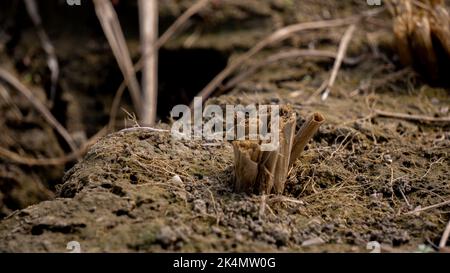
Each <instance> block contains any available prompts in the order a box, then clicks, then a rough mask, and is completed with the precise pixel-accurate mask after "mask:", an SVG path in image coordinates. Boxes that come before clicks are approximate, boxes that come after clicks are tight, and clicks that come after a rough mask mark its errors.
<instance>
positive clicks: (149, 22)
mask: <svg viewBox="0 0 450 273" xmlns="http://www.w3.org/2000/svg"><path fill="white" fill-rule="evenodd" d="M139 19H140V28H141V50H142V62H143V68H142V93H143V107H142V113H141V114H140V117H141V121H142V123H143V124H144V125H153V124H155V121H156V107H157V100H158V49H157V46H156V41H157V40H158V1H157V0H139Z"/></svg>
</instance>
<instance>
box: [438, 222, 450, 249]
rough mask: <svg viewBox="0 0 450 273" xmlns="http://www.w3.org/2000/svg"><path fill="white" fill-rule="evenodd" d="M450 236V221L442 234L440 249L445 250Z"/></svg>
mask: <svg viewBox="0 0 450 273" xmlns="http://www.w3.org/2000/svg"><path fill="white" fill-rule="evenodd" d="M449 236H450V220H449V221H448V223H447V226H446V227H445V230H444V233H443V234H442V238H441V241H440V242H439V248H444V247H445V246H446V245H447V241H448V237H449Z"/></svg>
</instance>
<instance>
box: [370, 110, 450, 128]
mask: <svg viewBox="0 0 450 273" xmlns="http://www.w3.org/2000/svg"><path fill="white" fill-rule="evenodd" d="M374 113H375V114H376V115H377V116H380V117H388V118H398V119H406V120H412V121H418V122H423V123H444V124H448V123H450V117H429V116H422V115H410V114H404V113H396V112H387V111H382V110H378V109H374Z"/></svg>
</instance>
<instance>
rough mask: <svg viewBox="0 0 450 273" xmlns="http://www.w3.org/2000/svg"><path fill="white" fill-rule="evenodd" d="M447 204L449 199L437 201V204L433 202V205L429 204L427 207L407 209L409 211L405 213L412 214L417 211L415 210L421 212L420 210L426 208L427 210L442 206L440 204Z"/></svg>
mask: <svg viewBox="0 0 450 273" xmlns="http://www.w3.org/2000/svg"><path fill="white" fill-rule="evenodd" d="M447 204H450V200H447V201H444V202H441V203H437V204H434V205H431V206H428V207H424V208H420V209H415V210H412V211H409V212H407V213H405V214H414V213H417V212H422V211H426V210H429V209H434V208H438V207H442V206H445V205H447Z"/></svg>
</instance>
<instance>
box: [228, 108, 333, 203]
mask: <svg viewBox="0 0 450 273" xmlns="http://www.w3.org/2000/svg"><path fill="white" fill-rule="evenodd" d="M279 117H280V120H279V145H278V147H277V148H276V149H275V150H273V151H263V150H262V149H261V141H258V140H241V141H233V142H232V144H233V150H234V170H235V175H234V190H235V191H236V192H247V193H257V194H271V193H275V194H281V193H283V191H284V188H285V183H286V179H287V176H288V173H289V170H290V168H291V167H292V165H293V164H294V163H295V161H296V160H297V159H298V158H299V157H300V155H301V154H302V152H303V150H304V148H305V147H306V144H307V143H308V142H309V140H310V139H311V138H312V137H313V135H314V134H315V133H316V132H317V130H318V129H319V127H320V125H321V124H322V123H323V122H324V121H325V119H324V117H323V116H322V114H320V113H314V114H313V115H311V116H310V117H309V118H308V119H307V120H306V121H305V122H304V123H303V125H302V126H301V127H300V129H299V130H298V132H296V124H297V117H296V113H295V112H294V111H293V110H292V108H291V107H290V106H283V107H281V109H280V116H279Z"/></svg>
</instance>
